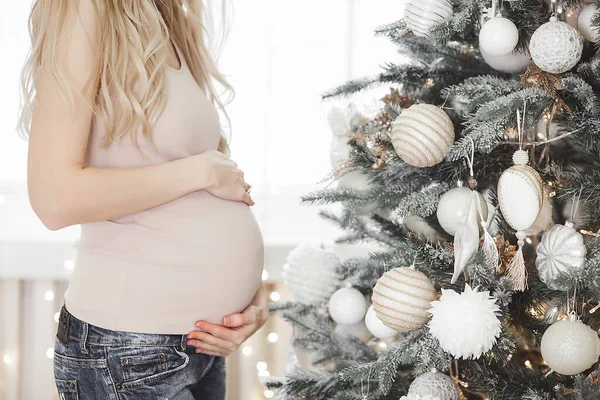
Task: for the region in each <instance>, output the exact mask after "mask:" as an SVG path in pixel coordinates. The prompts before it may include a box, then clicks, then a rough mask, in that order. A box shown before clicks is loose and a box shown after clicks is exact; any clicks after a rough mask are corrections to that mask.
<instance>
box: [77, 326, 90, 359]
mask: <svg viewBox="0 0 600 400" xmlns="http://www.w3.org/2000/svg"><path fill="white" fill-rule="evenodd" d="M81 325H82V329H81V331H82V332H81V341H80V342H79V349H80V350H81V352H82V353H83V354H88V350H87V348H86V342H87V336H88V323H87V322H83V321H82V323H81Z"/></svg>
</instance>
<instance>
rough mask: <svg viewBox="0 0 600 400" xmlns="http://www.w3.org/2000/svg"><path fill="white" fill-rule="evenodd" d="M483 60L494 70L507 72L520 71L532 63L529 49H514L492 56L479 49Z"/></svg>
mask: <svg viewBox="0 0 600 400" xmlns="http://www.w3.org/2000/svg"><path fill="white" fill-rule="evenodd" d="M479 52H480V53H481V57H483V60H484V61H485V62H486V63H487V64H488V65H489V66H490V67H492V68H494V69H495V70H496V71H500V72H506V73H508V74H515V73H521V72H523V71H525V70H526V69H527V67H528V66H530V65H531V64H532V63H533V60H532V59H531V55H530V54H529V51H523V50H514V51H513V52H511V53H508V54H504V55H501V56H493V55H491V54H488V53H486V52H485V51H483V49H481V48H480V49H479Z"/></svg>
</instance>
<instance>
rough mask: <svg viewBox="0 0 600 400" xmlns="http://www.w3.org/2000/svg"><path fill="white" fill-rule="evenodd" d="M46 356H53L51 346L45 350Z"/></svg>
mask: <svg viewBox="0 0 600 400" xmlns="http://www.w3.org/2000/svg"><path fill="white" fill-rule="evenodd" d="M46 357H48V358H54V349H53V348H52V347H49V348H48V350H46Z"/></svg>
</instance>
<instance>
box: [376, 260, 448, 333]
mask: <svg viewBox="0 0 600 400" xmlns="http://www.w3.org/2000/svg"><path fill="white" fill-rule="evenodd" d="M436 298H437V292H436V290H435V288H434V287H433V283H432V282H431V280H429V278H427V276H426V275H425V274H423V273H422V272H420V271H417V270H416V269H414V268H413V267H399V268H394V269H392V270H390V271H388V272H386V273H385V274H383V276H382V277H381V278H379V280H378V281H377V284H376V285H375V287H374V288H373V297H372V299H371V300H372V301H373V309H374V310H375V314H376V315H377V318H379V319H380V320H381V322H383V323H384V324H385V325H387V326H389V327H390V328H393V329H395V330H397V331H399V332H408V331H411V330H413V329H417V328H420V327H421V326H423V325H425V322H427V319H428V318H429V314H428V313H427V310H429V309H430V308H431V305H430V304H429V303H431V302H432V301H434V300H435V299H436Z"/></svg>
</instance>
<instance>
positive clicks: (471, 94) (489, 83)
mask: <svg viewBox="0 0 600 400" xmlns="http://www.w3.org/2000/svg"><path fill="white" fill-rule="evenodd" d="M521 88H522V86H521V82H520V81H518V80H516V79H504V78H501V77H498V76H492V75H481V76H476V77H473V78H469V79H466V80H465V81H464V82H462V83H461V84H459V85H453V86H449V87H447V88H444V89H443V90H442V93H441V94H442V96H443V97H446V98H447V99H448V100H454V101H455V102H457V103H460V104H461V105H463V106H464V110H461V114H463V115H466V114H468V113H471V112H473V111H475V109H476V108H477V107H478V106H480V105H481V104H483V103H486V102H488V101H492V100H494V99H497V98H498V97H500V96H506V95H508V94H510V93H513V92H516V91H518V90H520V89H521Z"/></svg>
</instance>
